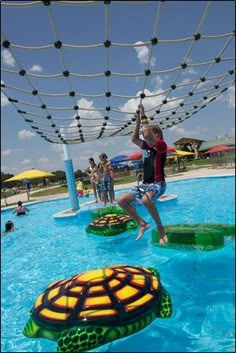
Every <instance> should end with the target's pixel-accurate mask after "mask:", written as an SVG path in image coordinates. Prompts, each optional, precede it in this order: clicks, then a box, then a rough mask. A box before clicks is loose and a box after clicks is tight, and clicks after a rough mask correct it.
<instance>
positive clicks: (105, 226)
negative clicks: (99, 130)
mask: <svg viewBox="0 0 236 353" xmlns="http://www.w3.org/2000/svg"><path fill="white" fill-rule="evenodd" d="M127 227H129V229H134V228H136V227H137V224H136V223H135V222H134V221H133V220H132V219H131V218H130V217H129V216H128V215H118V214H115V213H111V214H106V215H104V216H102V217H99V218H97V219H95V220H94V221H92V222H91V223H90V224H89V226H88V227H87V228H86V231H87V232H89V233H94V234H98V235H105V236H109V235H116V234H120V233H122V232H124V231H125V230H126V229H127Z"/></svg>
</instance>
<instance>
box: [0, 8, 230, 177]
mask: <svg viewBox="0 0 236 353" xmlns="http://www.w3.org/2000/svg"><path fill="white" fill-rule="evenodd" d="M2 3H4V1H3V2H2ZM11 3H14V1H13V2H11ZM17 3H18V4H25V1H18V2H17ZM35 3H36V5H35V6H29V7H28V6H27V7H26V6H21V7H5V6H2V14H1V19H2V35H3V39H7V40H9V41H10V42H11V43H12V44H17V45H22V46H28V47H36V46H46V45H49V44H52V43H54V36H53V32H52V29H51V26H50V21H49V15H48V12H49V11H50V12H51V13H52V15H53V19H54V20H53V21H54V24H55V29H56V35H57V37H58V38H59V39H60V40H61V41H62V43H63V44H70V45H85V46H88V45H94V44H98V43H99V44H101V43H103V42H104V40H105V38H106V34H107V33H108V38H109V39H110V40H111V42H112V43H129V44H134V43H145V42H147V41H149V40H150V39H151V38H152V37H153V33H155V31H154V23H155V20H156V18H157V22H156V24H157V27H156V30H157V37H158V39H159V40H160V41H161V40H174V41H175V42H174V43H171V44H168V43H160V42H159V43H158V45H156V46H153V47H150V46H145V45H143V46H140V47H138V46H137V47H135V48H134V47H133V46H128V47H125V48H124V47H120V46H111V48H109V60H108V65H109V68H110V70H111V71H112V72H118V73H119V72H121V73H126V74H130V73H140V72H144V70H145V69H146V68H147V65H148V62H149V68H150V69H151V71H160V70H166V69H170V68H174V67H176V66H178V65H180V64H181V63H182V62H183V59H184V57H185V56H186V53H187V50H188V48H189V47H190V41H184V42H177V40H178V39H181V38H188V37H191V36H192V35H193V34H194V33H196V31H197V28H198V26H199V23H200V21H201V19H202V17H203V14H204V11H205V9H206V7H207V4H208V2H207V1H165V2H163V3H161V11H160V12H159V17H156V16H157V11H158V6H159V5H160V4H159V2H158V1H146V2H139V3H137V2H135V1H134V2H133V3H132V4H131V3H129V2H122V3H121V2H111V5H109V6H107V9H106V6H105V5H104V2H103V1H101V2H98V3H96V4H93V3H94V2H88V3H91V4H90V5H88V6H79V5H71V4H70V5H69V4H68V3H67V5H66V4H65V3H66V2H64V4H63V1H61V2H60V3H61V4H56V3H55V2H53V5H52V6H50V9H49V8H48V7H46V6H44V5H42V4H40V5H37V1H36V2H35ZM40 3H41V2H40ZM234 7H235V3H234V1H215V2H211V3H210V6H209V8H208V11H207V14H206V16H205V18H204V21H203V22H202V24H201V28H200V31H199V32H200V33H201V35H202V36H204V35H205V36H210V35H211V36H216V37H215V38H211V39H201V40H199V41H196V42H194V46H193V48H192V50H191V52H190V55H189V56H188V58H187V62H188V64H194V63H199V62H206V61H210V60H213V59H214V58H215V57H217V56H218V55H219V53H220V51H221V49H222V48H223V47H224V45H225V44H226V42H227V41H228V40H229V36H228V37H217V36H218V35H220V34H225V33H230V32H232V30H233V29H234V25H235V17H234V16H235V15H234V13H235V9H234ZM106 10H108V11H109V17H108V19H109V20H108V21H107V22H106V17H105V13H106ZM105 23H106V24H107V25H106V26H105ZM106 28H107V31H106ZM150 48H152V52H151V54H152V55H151V59H149V58H150ZM62 52H63V62H64V63H65V66H66V68H67V69H68V70H69V71H70V72H71V73H82V74H84V75H96V74H99V73H103V72H104V71H105V70H106V53H105V50H104V47H103V46H98V47H96V48H93V49H91V48H87V49H72V48H68V47H66V48H65V47H63V49H62ZM12 53H13V56H12ZM12 53H11V52H10V51H9V50H7V49H4V48H3V47H2V49H1V59H2V60H1V63H2V65H1V66H2V69H4V70H12V71H17V72H19V71H20V67H19V65H18V64H19V63H20V65H21V66H22V67H23V68H24V69H25V70H26V71H27V72H28V73H31V74H35V75H46V76H47V75H51V74H57V73H61V72H62V71H63V69H62V63H61V60H60V54H59V51H58V50H56V49H55V48H54V47H53V48H49V49H43V50H22V49H19V48H14V47H12ZM220 56H221V57H222V58H232V57H234V56H235V47H234V40H231V41H230V42H229V44H228V45H227V47H226V48H225V50H224V52H223V53H222V54H221V55H220ZM233 65H234V61H233V60H225V61H222V62H220V63H219V64H217V65H214V66H213V67H212V68H211V70H210V71H209V73H207V75H206V76H207V77H214V76H218V75H221V74H224V73H226V72H227V71H228V70H229V69H231V68H232V67H233ZM208 68H209V65H208V66H204V65H203V66H191V67H190V66H189V67H188V68H187V69H186V70H182V71H181V73H180V75H179V76H178V79H177V82H176V84H177V85H180V84H183V83H186V84H187V83H189V82H192V81H197V80H199V78H200V77H202V76H203V75H204V74H205V73H206V70H207V69H208ZM176 74H177V71H175V72H167V73H162V74H161V73H160V74H158V75H151V76H148V77H146V78H145V77H144V76H132V77H125V78H124V77H118V76H111V77H110V78H109V89H110V91H111V92H112V93H115V94H117V95H128V96H133V97H136V96H138V97H139V94H140V92H141V91H142V90H143V87H144V84H145V91H144V92H145V94H146V95H148V94H150V95H154V96H153V97H151V98H146V99H144V100H143V104H144V106H145V108H146V109H147V110H148V111H149V112H150V114H153V113H155V107H156V106H158V104H160V102H161V101H162V99H163V98H165V96H164V95H163V94H162V92H163V91H165V90H166V89H167V88H169V87H170V85H171V84H172V83H173V81H174V79H175V77H176ZM233 76H234V75H231V76H228V77H227V78H226V79H225V80H224V81H223V83H225V82H228V81H231V80H233V79H234V77H233ZM28 77H29V80H27V79H26V78H25V77H21V76H19V75H16V74H12V73H10V72H5V71H2V76H1V80H2V83H5V84H6V85H10V86H14V87H18V88H21V89H24V90H28V91H32V87H35V88H37V90H38V91H39V92H44V93H68V92H69V91H71V89H72V90H74V91H75V92H78V93H81V94H84V95H86V94H95V95H96V94H101V93H105V92H106V91H107V89H108V86H107V81H106V79H105V78H104V76H101V77H100V76H99V77H95V78H87V77H85V78H78V77H73V76H70V78H69V82H68V80H67V79H66V78H65V77H60V78H58V77H57V78H53V79H51V78H38V77H35V76H28ZM216 83H217V79H214V80H209V81H207V82H204V83H202V84H201V85H199V91H200V90H201V89H202V90H204V89H206V90H207V89H209V87H212V86H214V84H216ZM191 87H192V86H183V87H180V88H178V89H176V90H175V91H172V92H171V93H170V96H169V98H170V99H171V98H172V99H174V98H178V97H181V96H183V95H185V94H187V93H188V92H189V90H190V88H191ZM222 88H223V87H222ZM3 90H4V92H5V93H6V94H7V95H8V96H9V97H12V98H14V99H18V100H21V101H23V102H28V103H30V104H35V105H39V104H40V103H39V99H38V97H36V96H33V95H31V94H28V93H24V92H20V91H17V90H13V89H11V88H7V87H6V88H4V89H3ZM217 92H219V90H218V91H215V92H213V94H214V93H217ZM234 92H235V91H234V87H233V86H231V87H230V88H229V89H228V91H226V92H225V93H224V94H223V95H221V96H220V97H218V98H217V99H216V100H215V101H214V102H212V103H210V104H208V105H207V107H206V108H205V109H202V110H200V111H199V112H198V113H197V114H195V115H193V116H192V117H190V119H187V120H185V121H183V122H182V123H180V124H178V125H174V126H173V127H171V128H168V129H164V131H163V132H164V137H165V139H166V141H167V143H168V145H172V144H173V142H175V141H176V140H178V139H179V138H181V137H193V138H197V139H203V140H211V139H215V138H216V136H217V137H218V138H220V137H224V136H226V135H227V136H232V135H234V131H235V123H234V115H235V112H234V95H235V93H234ZM156 94H159V96H155V95H156ZM202 96H203V94H200V93H199V94H196V95H194V97H192V98H191V99H192V100H191V99H189V100H188V102H190V103H191V101H192V102H194V101H196V100H199V99H200V98H201V97H202ZM41 98H42V99H43V102H44V103H45V104H46V105H47V107H54V108H55V107H56V108H61V110H60V109H51V110H50V109H49V108H48V111H49V113H50V114H51V115H52V116H53V117H54V116H55V117H58V118H61V119H64V120H63V123H62V125H63V126H70V125H71V124H72V126H74V125H75V124H77V121H76V120H75V111H74V110H73V109H72V110H63V109H62V108H63V107H69V106H72V107H73V105H74V103H73V99H72V98H71V97H69V96H68V97H49V96H47V95H42V96H41ZM139 101H140V99H139V98H137V99H134V98H130V99H129V98H117V97H111V98H110V100H109V104H110V106H111V107H112V108H114V109H115V110H119V111H122V112H124V114H123V115H121V114H120V113H116V112H112V113H111V112H110V113H108V115H109V116H111V117H113V118H114V119H117V121H113V122H109V124H108V125H109V127H110V128H112V127H113V126H114V125H115V126H117V125H119V126H121V125H122V124H123V123H124V122H125V121H126V120H127V119H128V118H129V119H130V118H131V117H132V115H127V114H126V112H127V111H128V112H135V110H136V107H137V105H138V103H139ZM75 102H76V103H77V104H78V106H79V107H80V108H84V109H94V110H92V111H91V110H82V111H81V112H80V116H81V118H82V120H81V125H82V129H83V131H85V134H86V133H88V134H90V133H91V134H93V133H94V134H95V132H98V131H100V128H101V126H102V124H103V122H104V115H105V113H104V112H102V111H101V110H97V111H96V109H98V108H102V107H106V106H107V105H108V99H107V98H95V97H85V96H84V97H83V96H80V97H75ZM176 102H179V101H178V100H177V101H176ZM176 102H173V103H170V104H169V108H173V109H174V108H175V105H176V104H177V103H176ZM16 106H17V108H18V109H21V110H25V111H31V112H32V113H35V114H41V115H44V116H45V115H47V114H46V113H45V110H42V109H41V108H35V107H31V106H28V105H25V104H23V103H18V104H17V105H16ZM1 108H2V110H1V113H2V114H1V159H2V171H3V172H5V173H13V174H16V173H18V172H21V171H23V170H25V169H30V168H36V169H43V170H46V171H49V172H50V171H55V170H58V169H64V164H63V152H62V146H61V145H60V144H51V143H48V142H46V141H45V140H44V139H42V138H41V137H40V136H39V135H38V134H36V133H35V130H33V129H31V128H30V125H29V124H27V122H25V121H24V119H23V118H22V116H21V115H20V114H18V113H17V112H16V108H15V107H14V106H13V105H12V104H11V103H9V102H8V100H7V99H6V97H5V96H4V95H2V107H1ZM147 115H148V114H147ZM165 116H166V115H165V113H162V114H160V119H161V118H163V119H164V117H165ZM25 117H26V118H28V119H33V120H34V121H35V122H39V123H40V122H41V123H42V122H43V123H46V124H49V125H50V124H51V123H50V122H49V121H48V120H47V119H45V118H43V119H42V118H40V117H35V116H25ZM67 118H70V120H66V119H67ZM158 118H159V117H158V116H157V115H155V119H157V120H155V122H156V123H158V122H159V121H158ZM53 122H54V121H53ZM55 122H56V124H57V126H58V125H59V124H60V123H61V121H60V120H55ZM66 124H67V125H66ZM120 124H121V125H120ZM34 125H35V124H34ZM95 125H96V126H97V127H96V128H95V127H94V126H95ZM37 126H40V127H42V125H37ZM132 127H133V125H131V129H132ZM45 129H46V128H45ZM47 129H48V128H47ZM74 130H75V131H76V132H77V131H78V128H75V129H74ZM74 130H73V131H74ZM70 131H72V130H70ZM69 150H70V154H71V157H72V159H73V165H74V169H75V170H77V169H82V170H84V169H85V168H86V167H87V165H88V158H89V157H94V158H95V160H96V161H98V155H99V154H100V153H101V152H106V153H107V154H108V156H109V157H110V158H112V157H114V156H116V155H119V154H130V153H133V152H135V151H136V150H137V147H136V146H135V145H133V144H132V143H131V141H130V135H129V136H121V137H109V138H102V139H99V140H94V141H90V142H87V143H80V144H76V145H75V144H73V145H70V146H69Z"/></svg>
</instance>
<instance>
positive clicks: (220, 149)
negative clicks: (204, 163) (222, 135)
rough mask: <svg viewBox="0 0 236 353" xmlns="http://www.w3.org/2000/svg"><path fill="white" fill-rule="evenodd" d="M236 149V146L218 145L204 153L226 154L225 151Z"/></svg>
mask: <svg viewBox="0 0 236 353" xmlns="http://www.w3.org/2000/svg"><path fill="white" fill-rule="evenodd" d="M234 148H235V146H225V145H218V146H215V147H213V148H211V149H210V150H208V151H206V152H204V153H203V154H208V153H210V154H211V153H217V152H224V151H228V150H232V149H234Z"/></svg>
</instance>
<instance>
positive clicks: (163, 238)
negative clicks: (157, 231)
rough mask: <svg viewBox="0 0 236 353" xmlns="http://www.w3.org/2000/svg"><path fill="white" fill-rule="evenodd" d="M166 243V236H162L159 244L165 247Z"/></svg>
mask: <svg viewBox="0 0 236 353" xmlns="http://www.w3.org/2000/svg"><path fill="white" fill-rule="evenodd" d="M167 241H168V239H167V236H166V235H164V237H162V238H160V241H159V244H160V245H165V244H166V243H167Z"/></svg>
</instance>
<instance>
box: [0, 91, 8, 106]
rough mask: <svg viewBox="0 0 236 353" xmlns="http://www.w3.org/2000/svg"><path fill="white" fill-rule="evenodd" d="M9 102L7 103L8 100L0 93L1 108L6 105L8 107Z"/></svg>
mask: <svg viewBox="0 0 236 353" xmlns="http://www.w3.org/2000/svg"><path fill="white" fill-rule="evenodd" d="M9 104H10V102H9V101H8V98H7V97H6V96H5V94H4V93H3V92H1V106H2V107H5V106H6V105H9Z"/></svg>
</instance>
